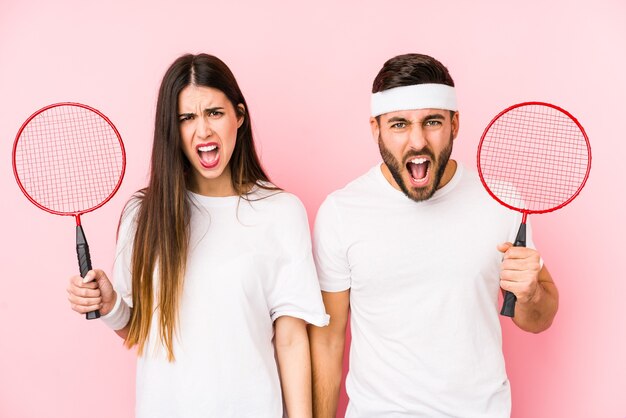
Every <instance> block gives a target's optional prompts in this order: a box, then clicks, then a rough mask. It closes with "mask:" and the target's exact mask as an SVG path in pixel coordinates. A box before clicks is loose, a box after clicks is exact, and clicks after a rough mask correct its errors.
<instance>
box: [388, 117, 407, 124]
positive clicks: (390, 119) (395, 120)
mask: <svg viewBox="0 0 626 418" xmlns="http://www.w3.org/2000/svg"><path fill="white" fill-rule="evenodd" d="M395 122H404V123H409V120H408V119H407V118H403V117H401V116H394V117H391V118H389V119H388V120H387V123H395Z"/></svg>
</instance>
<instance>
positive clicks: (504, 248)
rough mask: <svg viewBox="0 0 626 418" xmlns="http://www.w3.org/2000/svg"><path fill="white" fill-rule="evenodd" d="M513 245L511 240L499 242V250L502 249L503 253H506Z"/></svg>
mask: <svg viewBox="0 0 626 418" xmlns="http://www.w3.org/2000/svg"><path fill="white" fill-rule="evenodd" d="M512 246H513V244H511V243H510V242H503V243H502V244H498V251H500V252H501V253H505V252H507V251H508V250H509V248H511V247H512Z"/></svg>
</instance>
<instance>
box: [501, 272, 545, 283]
mask: <svg viewBox="0 0 626 418" xmlns="http://www.w3.org/2000/svg"><path fill="white" fill-rule="evenodd" d="M533 277H536V274H535V273H534V272H532V271H528V270H502V271H501V272H500V280H505V281H509V282H515V283H530V282H532V281H533Z"/></svg>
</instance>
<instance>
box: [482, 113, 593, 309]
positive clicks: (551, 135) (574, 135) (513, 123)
mask: <svg viewBox="0 0 626 418" xmlns="http://www.w3.org/2000/svg"><path fill="white" fill-rule="evenodd" d="M590 168H591V148H590V146H589V139H588V138H587V134H586V133H585V130H584V129H583V127H582V126H581V125H580V123H578V121H577V120H576V119H575V118H574V117H573V116H572V115H571V114H569V113H568V112H567V111H565V110H563V109H561V108H560V107H557V106H554V105H551V104H548V103H541V102H527V103H520V104H516V105H514V106H511V107H509V108H508V109H505V110H503V111H502V112H500V113H499V114H498V115H497V116H496V117H495V118H493V120H492V121H491V122H490V123H489V125H488V126H487V128H486V129H485V132H484V133H483V136H482V138H481V139H480V144H479V145H478V173H479V175H480V179H481V181H482V183H483V185H484V186H485V188H486V189H487V192H489V194H490V195H491V196H492V197H493V198H494V199H496V200H497V201H498V202H499V203H501V204H502V205H504V206H506V207H508V208H510V209H513V210H516V211H519V212H521V213H522V224H521V225H520V228H519V231H518V233H517V238H516V239H515V243H514V244H513V245H514V246H516V247H525V246H526V217H527V215H529V214H533V213H545V212H551V211H554V210H557V209H560V208H562V207H563V206H565V205H567V204H568V203H569V202H571V201H572V200H573V199H574V198H575V197H576V196H578V193H580V190H581V189H582V188H583V186H584V185H585V182H586V181H587V177H588V176H589V170H590ZM516 301H517V298H516V297H515V295H514V294H513V293H511V292H508V291H507V292H505V294H504V303H503V305H502V311H501V312H500V313H501V314H502V315H505V316H509V317H513V316H514V314H515V302H516Z"/></svg>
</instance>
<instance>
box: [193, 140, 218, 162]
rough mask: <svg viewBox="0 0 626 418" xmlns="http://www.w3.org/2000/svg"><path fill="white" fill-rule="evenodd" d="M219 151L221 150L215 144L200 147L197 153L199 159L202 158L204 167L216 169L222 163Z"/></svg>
mask: <svg viewBox="0 0 626 418" xmlns="http://www.w3.org/2000/svg"><path fill="white" fill-rule="evenodd" d="M219 150H220V148H219V147H218V146H217V144H215V143H212V144H205V145H200V146H198V147H197V148H196V151H197V152H198V157H200V164H201V165H202V167H204V168H213V167H215V166H216V165H217V164H218V163H219V161H220V154H219Z"/></svg>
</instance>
